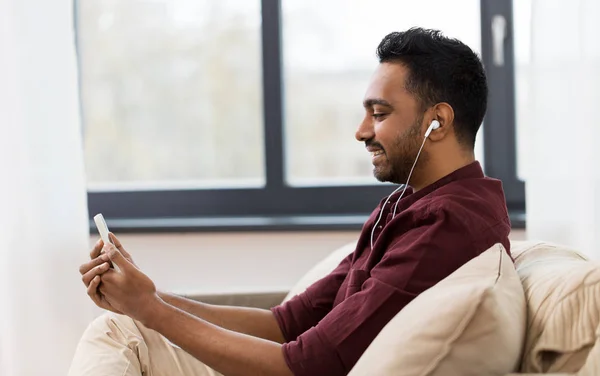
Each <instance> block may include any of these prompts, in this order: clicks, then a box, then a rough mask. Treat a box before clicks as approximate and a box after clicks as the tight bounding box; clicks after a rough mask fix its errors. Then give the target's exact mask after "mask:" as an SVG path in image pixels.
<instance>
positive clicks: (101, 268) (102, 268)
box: [81, 262, 110, 286]
mask: <svg viewBox="0 0 600 376" xmlns="http://www.w3.org/2000/svg"><path fill="white" fill-rule="evenodd" d="M109 269H110V264H109V263H108V262H102V263H101V264H100V265H98V266H95V267H93V268H92V269H90V270H89V271H88V272H87V273H85V274H83V276H82V277H81V280H82V281H83V284H84V285H85V286H89V285H90V283H91V282H92V280H93V279H94V278H95V277H96V276H98V278H100V275H101V274H103V273H106V272H107V271H108V270H109Z"/></svg>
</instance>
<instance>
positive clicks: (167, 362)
mask: <svg viewBox="0 0 600 376" xmlns="http://www.w3.org/2000/svg"><path fill="white" fill-rule="evenodd" d="M133 375H136V376H140V375H144V376H188V375H189V376H192V375H193V376H220V374H219V373H217V372H215V371H214V370H212V369H211V368H209V367H208V366H206V365H204V364H202V363H201V362H200V361H199V360H197V359H196V358H194V357H193V356H191V355H190V354H188V353H186V352H185V351H183V350H182V349H180V348H179V347H177V346H175V345H173V344H171V343H170V342H169V341H168V340H167V339H166V338H165V337H163V336H162V335H160V334H159V333H157V332H155V331H154V330H151V329H148V328H146V327H144V326H143V325H142V324H140V323H139V322H136V321H134V320H132V319H130V318H129V317H127V316H122V315H117V314H114V313H107V314H104V315H102V316H100V317H98V318H97V319H96V320H94V321H93V322H92V323H91V324H90V325H89V326H88V328H87V329H86V331H85V333H84V334H83V337H82V338H81V341H80V342H79V345H78V346H77V350H76V352H75V357H74V359H73V363H72V364H71V369H70V371H69V376H133Z"/></svg>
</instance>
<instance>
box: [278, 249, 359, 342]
mask: <svg viewBox="0 0 600 376" xmlns="http://www.w3.org/2000/svg"><path fill="white" fill-rule="evenodd" d="M353 254H354V253H351V254H350V255H348V256H347V257H346V258H344V260H342V262H340V264H339V265H338V266H337V267H336V268H335V269H334V270H333V271H332V272H331V273H330V274H328V275H327V276H326V277H324V278H322V279H320V280H319V281H317V282H315V283H313V284H312V285H311V286H310V287H308V288H307V289H306V290H305V291H304V292H303V293H301V294H299V295H296V296H295V297H293V298H292V299H290V300H288V301H287V302H286V303H284V304H282V305H279V306H277V307H274V308H272V309H271V311H272V312H273V314H274V315H275V319H276V320H277V323H278V324H279V328H280V329H281V332H282V334H283V337H284V338H285V340H286V342H289V341H294V340H295V339H296V338H298V336H299V335H300V334H302V333H304V332H305V331H307V330H308V329H309V328H311V327H313V326H315V325H317V323H318V322H319V321H321V319H323V317H325V315H327V314H328V313H329V312H330V311H331V309H332V307H333V302H334V301H335V298H336V295H337V293H338V291H339V289H340V286H341V284H342V282H344V279H345V278H346V274H347V273H348V270H349V269H350V265H351V263H352V257H353Z"/></svg>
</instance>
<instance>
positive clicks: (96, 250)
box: [90, 239, 104, 259]
mask: <svg viewBox="0 0 600 376" xmlns="http://www.w3.org/2000/svg"><path fill="white" fill-rule="evenodd" d="M103 247H104V242H103V241H102V239H99V240H98V241H97V242H96V244H94V248H92V250H91V252H90V258H91V259H95V258H96V257H98V256H99V255H100V252H101V251H102V248H103Z"/></svg>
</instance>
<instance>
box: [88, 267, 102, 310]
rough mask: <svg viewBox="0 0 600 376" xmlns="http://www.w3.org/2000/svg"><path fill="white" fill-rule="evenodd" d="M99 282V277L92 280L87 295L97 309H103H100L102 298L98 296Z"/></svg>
mask: <svg viewBox="0 0 600 376" xmlns="http://www.w3.org/2000/svg"><path fill="white" fill-rule="evenodd" d="M100 282H101V280H100V276H98V275H97V276H95V277H94V278H92V280H91V281H90V284H89V285H88V288H87V294H88V296H89V297H90V298H91V299H92V301H93V302H94V303H96V305H97V306H98V307H101V308H104V307H102V296H101V295H100V292H98V286H99V285H100Z"/></svg>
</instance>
